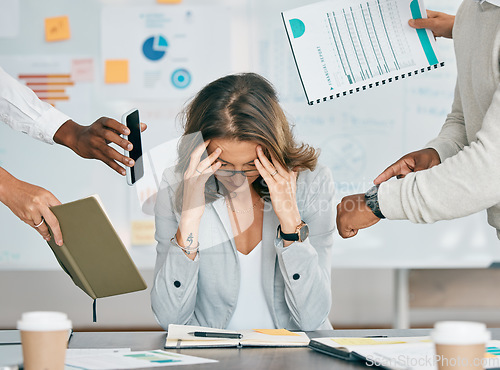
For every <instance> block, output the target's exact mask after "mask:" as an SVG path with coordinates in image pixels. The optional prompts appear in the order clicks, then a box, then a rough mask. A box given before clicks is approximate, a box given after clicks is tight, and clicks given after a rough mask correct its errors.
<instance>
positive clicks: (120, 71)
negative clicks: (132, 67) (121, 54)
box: [104, 59, 129, 84]
mask: <svg viewBox="0 0 500 370" xmlns="http://www.w3.org/2000/svg"><path fill="white" fill-rule="evenodd" d="M128 80H129V78H128V60H126V59H109V60H106V61H105V65H104V82H106V83H107V84H126V83H128Z"/></svg>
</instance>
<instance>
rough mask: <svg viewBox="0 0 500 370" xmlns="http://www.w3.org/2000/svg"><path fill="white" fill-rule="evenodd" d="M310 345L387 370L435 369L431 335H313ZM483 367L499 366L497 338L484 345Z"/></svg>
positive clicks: (499, 351) (498, 342) (342, 357)
mask: <svg viewBox="0 0 500 370" xmlns="http://www.w3.org/2000/svg"><path fill="white" fill-rule="evenodd" d="M309 348H311V349H313V350H315V351H318V352H321V353H324V354H326V355H329V356H333V357H336V358H340V359H343V360H347V361H360V362H362V363H364V364H365V365H366V366H368V367H374V366H376V367H380V368H383V369H388V370H435V369H436V368H437V363H436V357H435V350H434V343H432V341H431V339H430V337H428V336H421V337H388V338H387V337H384V338H348V337H343V338H338V337H337V338H334V337H329V338H315V339H312V340H311V342H310V343H309ZM483 365H484V368H485V369H494V368H498V367H499V366H500V341H498V340H491V341H489V342H488V343H487V344H486V351H485V354H484V363H483Z"/></svg>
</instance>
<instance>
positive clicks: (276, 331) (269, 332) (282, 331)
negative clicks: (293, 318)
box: [253, 329, 300, 337]
mask: <svg viewBox="0 0 500 370" xmlns="http://www.w3.org/2000/svg"><path fill="white" fill-rule="evenodd" d="M253 331H256V332H257V333H262V334H267V335H285V336H290V337H300V335H299V334H297V333H293V332H291V331H288V330H286V329H253Z"/></svg>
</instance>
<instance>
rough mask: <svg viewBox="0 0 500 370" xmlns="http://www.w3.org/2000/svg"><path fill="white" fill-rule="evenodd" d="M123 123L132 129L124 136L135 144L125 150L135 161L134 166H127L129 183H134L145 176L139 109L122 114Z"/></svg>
mask: <svg viewBox="0 0 500 370" xmlns="http://www.w3.org/2000/svg"><path fill="white" fill-rule="evenodd" d="M122 123H123V124H124V125H125V126H127V127H128V128H129V130H130V134H129V135H128V136H127V135H124V136H123V137H124V138H125V139H127V140H128V141H130V142H131V143H132V145H133V146H134V147H133V148H132V150H131V151H130V152H129V151H127V150H126V151H125V155H126V156H127V157H130V158H132V159H133V160H134V161H135V164H134V166H133V167H127V168H126V169H127V184H129V185H134V184H135V182H136V181H137V180H139V179H140V178H141V177H142V176H144V161H143V159H142V143H141V120H140V119H139V111H138V110H137V109H132V110H131V111H129V112H127V113H125V114H124V115H123V116H122Z"/></svg>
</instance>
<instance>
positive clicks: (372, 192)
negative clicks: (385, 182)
mask: <svg viewBox="0 0 500 370" xmlns="http://www.w3.org/2000/svg"><path fill="white" fill-rule="evenodd" d="M377 193H378V186H373V187H371V188H370V189H369V190H368V191H367V192H366V193H365V196H366V197H367V198H370V197H373V196H374V195H375V194H377Z"/></svg>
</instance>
